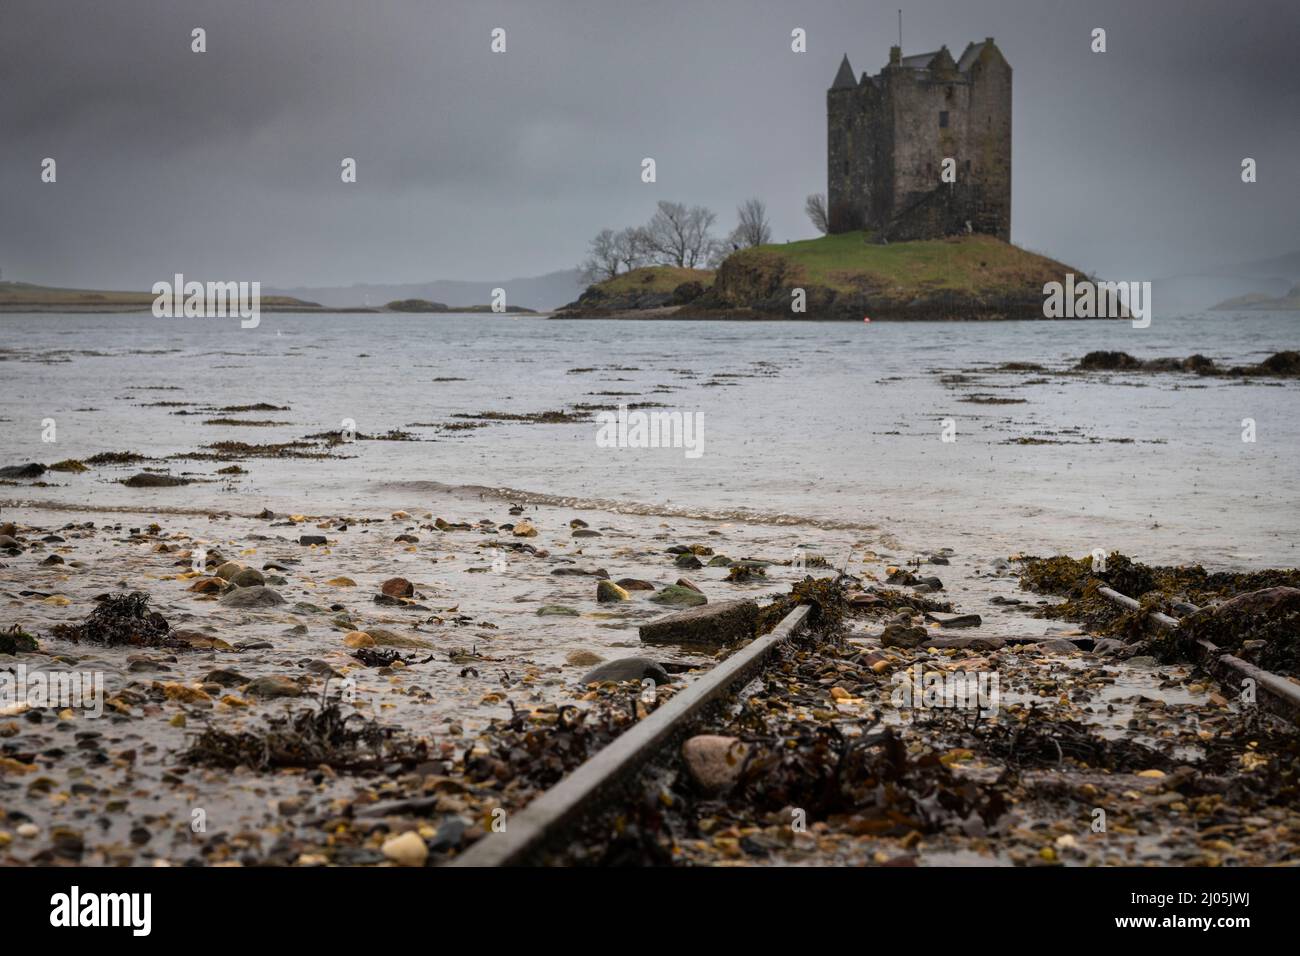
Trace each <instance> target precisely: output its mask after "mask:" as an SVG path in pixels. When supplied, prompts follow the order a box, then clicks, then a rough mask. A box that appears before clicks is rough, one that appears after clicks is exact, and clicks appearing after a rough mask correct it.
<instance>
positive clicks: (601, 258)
mask: <svg viewBox="0 0 1300 956" xmlns="http://www.w3.org/2000/svg"><path fill="white" fill-rule="evenodd" d="M621 262H622V257H621V252H620V250H619V247H618V237H617V236H616V235H615V233H614V230H613V229H602V230H600V232H598V233H596V237H595V238H594V239H592V240H591V245H590V247H589V254H588V255H587V259H586V261H584V262H583V263H582V265H581V266H579V269H580V270H581V275H582V280H583V281H584V282H603V281H605V280H606V279H612V278H614V276H616V275H618V267H619V265H620V264H621Z"/></svg>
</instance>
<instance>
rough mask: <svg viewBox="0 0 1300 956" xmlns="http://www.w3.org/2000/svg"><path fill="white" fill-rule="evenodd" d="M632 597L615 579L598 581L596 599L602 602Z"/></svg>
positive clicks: (624, 599)
mask: <svg viewBox="0 0 1300 956" xmlns="http://www.w3.org/2000/svg"><path fill="white" fill-rule="evenodd" d="M630 597H631V595H630V594H628V593H627V592H626V591H625V590H623V589H622V588H621V587H619V586H618V585H617V584H615V583H614V582H613V581H609V580H603V579H602V580H600V581H597V582H596V600H597V601H600V602H602V603H608V602H611V601H626V600H628V599H629V598H630Z"/></svg>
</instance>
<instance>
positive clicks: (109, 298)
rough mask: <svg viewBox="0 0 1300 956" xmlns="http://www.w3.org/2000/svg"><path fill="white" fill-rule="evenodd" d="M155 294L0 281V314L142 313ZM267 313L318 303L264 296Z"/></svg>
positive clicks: (303, 308) (315, 308)
mask: <svg viewBox="0 0 1300 956" xmlns="http://www.w3.org/2000/svg"><path fill="white" fill-rule="evenodd" d="M155 298H156V296H155V295H154V294H153V293H152V292H122V291H117V290H112V289H61V288H57V287H54V286H43V285H32V284H31V283H28V282H0V312H140V311H144V310H149V309H152V308H153V303H154V299H155ZM261 308H262V309H263V310H265V311H268V312H277V311H278V312H299V311H301V312H314V311H319V310H320V306H319V305H317V304H316V303H315V302H304V301H303V300H301V299H296V298H292V297H289V296H283V295H271V294H266V295H263V296H262V300H261Z"/></svg>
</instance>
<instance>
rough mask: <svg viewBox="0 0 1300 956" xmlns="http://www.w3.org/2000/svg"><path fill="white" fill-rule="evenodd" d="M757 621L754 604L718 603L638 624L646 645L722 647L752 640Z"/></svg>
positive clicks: (756, 608) (748, 602) (744, 602)
mask: <svg viewBox="0 0 1300 956" xmlns="http://www.w3.org/2000/svg"><path fill="white" fill-rule="evenodd" d="M682 590H683V591H686V593H688V594H691V593H694V592H691V591H687V589H685V588H682ZM657 596H658V595H656V597H657ZM699 596H701V597H702V595H699ZM757 620H758V605H757V604H755V603H754V602H753V601H721V602H719V603H717V604H704V605H701V606H700V607H693V608H690V609H689V610H686V611H677V612H676V613H673V614H666V615H664V616H663V617H660V618H656V619H655V620H653V621H649V622H647V623H645V624H642V625H641V627H640V635H641V640H642V642H643V643H646V644H680V645H688V646H701V647H721V646H723V645H726V644H734V643H736V642H737V641H747V640H749V639H751V638H752V637H753V636H754V625H755V623H756V622H757Z"/></svg>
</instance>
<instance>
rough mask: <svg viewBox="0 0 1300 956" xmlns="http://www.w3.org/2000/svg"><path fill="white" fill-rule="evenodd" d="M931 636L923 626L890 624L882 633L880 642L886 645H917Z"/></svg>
mask: <svg viewBox="0 0 1300 956" xmlns="http://www.w3.org/2000/svg"><path fill="white" fill-rule="evenodd" d="M929 636H930V632H929V631H927V630H926V629H925V628H923V627H909V626H907V625H906V624H889V625H886V627H885V632H884V633H883V634H881V635H880V643H881V644H883V645H884V646H885V647H917V646H918V645H920V644H921V643H923V642H924V641H925V640H926V638H928V637H929Z"/></svg>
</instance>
